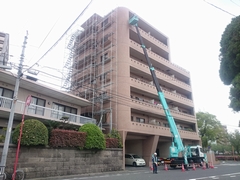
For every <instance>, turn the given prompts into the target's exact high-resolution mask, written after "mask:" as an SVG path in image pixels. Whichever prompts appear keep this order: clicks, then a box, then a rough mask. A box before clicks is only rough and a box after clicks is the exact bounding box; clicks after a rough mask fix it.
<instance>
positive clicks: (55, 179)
mask: <svg viewBox="0 0 240 180" xmlns="http://www.w3.org/2000/svg"><path fill="white" fill-rule="evenodd" d="M148 170H149V167H126V168H125V170H122V171H108V172H100V173H89V174H76V175H66V176H54V177H42V178H34V179H28V180H60V179H62V180H63V179H71V178H83V177H90V176H102V175H111V174H124V173H133V172H136V171H148ZM149 171H150V170H149Z"/></svg>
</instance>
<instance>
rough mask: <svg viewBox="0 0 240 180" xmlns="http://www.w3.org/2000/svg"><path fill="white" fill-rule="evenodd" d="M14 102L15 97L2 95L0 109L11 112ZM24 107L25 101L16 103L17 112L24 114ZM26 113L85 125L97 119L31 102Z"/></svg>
mask: <svg viewBox="0 0 240 180" xmlns="http://www.w3.org/2000/svg"><path fill="white" fill-rule="evenodd" d="M12 103H13V99H10V98H6V97H3V96H0V111H9V112H10V110H11V106H12ZM24 107H25V102H23V101H19V100H17V102H16V105H15V113H18V114H23V113H24ZM25 115H28V116H32V117H35V118H36V119H47V120H52V121H59V122H62V121H65V122H69V123H72V124H75V125H83V124H86V123H92V124H96V120H95V119H92V118H88V117H84V116H80V115H76V114H72V113H67V112H63V111H59V110H55V109H51V108H46V107H43V106H38V105H34V104H30V105H29V106H27V107H26V110H25Z"/></svg>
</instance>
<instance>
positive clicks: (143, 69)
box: [64, 7, 200, 162]
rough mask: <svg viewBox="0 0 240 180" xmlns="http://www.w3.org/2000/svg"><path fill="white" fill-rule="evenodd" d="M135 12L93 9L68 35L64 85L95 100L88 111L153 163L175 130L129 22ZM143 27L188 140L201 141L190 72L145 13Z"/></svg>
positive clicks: (132, 150) (164, 152) (165, 153)
mask: <svg viewBox="0 0 240 180" xmlns="http://www.w3.org/2000/svg"><path fill="white" fill-rule="evenodd" d="M133 14H134V13H133V12H131V11H130V10H128V9H127V8H123V7H119V8H116V9H115V10H113V11H112V12H110V13H109V14H108V15H106V16H105V17H101V16H99V15H97V14H94V15H92V16H91V17H90V18H89V19H88V20H87V21H86V22H85V23H83V24H82V26H81V28H80V29H79V30H78V31H76V32H75V33H73V34H72V35H71V36H70V37H69V39H70V40H69V44H68V46H67V48H66V49H68V53H69V56H68V59H67V60H66V65H65V67H66V70H68V78H67V80H66V83H65V84H64V87H66V88H69V90H70V91H71V92H72V93H74V95H77V96H80V97H82V98H86V99H88V100H90V101H92V106H91V107H86V108H84V109H83V112H84V113H83V114H85V115H88V116H90V117H94V118H96V119H97V123H98V124H99V125H100V126H102V127H103V129H105V130H106V132H108V131H109V130H111V129H112V128H114V129H117V130H118V131H119V132H120V133H121V135H122V138H123V144H124V148H123V151H124V153H136V154H139V155H141V156H143V157H144V159H145V160H146V161H147V162H149V161H150V157H151V154H152V153H153V152H155V151H157V153H158V155H159V156H163V157H167V156H168V150H169V146H170V145H171V141H172V135H171V133H170V129H169V125H168V121H167V119H166V117H165V114H164V111H163V109H162V106H161V103H160V101H159V98H158V95H157V91H156V88H155V86H154V84H153V81H152V77H151V74H150V71H149V67H148V65H147V62H146V60H145V56H144V53H143V51H142V48H141V44H140V42H139V39H138V36H137V32H136V30H135V27H132V26H131V25H129V23H128V22H129V19H130V18H131V17H132V16H133ZM138 26H139V29H140V33H141V35H142V38H143V41H144V44H145V45H146V47H147V52H148V55H149V57H150V59H151V61H152V64H153V66H154V67H155V70H156V76H157V78H158V81H159V84H160V86H161V88H162V89H163V92H164V94H165V97H166V101H167V103H168V105H169V108H170V111H171V114H172V116H173V117H174V119H175V122H176V124H177V127H178V129H179V132H180V135H181V138H182V139H183V143H184V144H185V145H188V144H199V143H200V138H199V135H198V129H197V121H196V117H195V111H194V103H193V97H192V88H191V80H190V73H189V72H188V71H186V70H185V69H183V68H182V67H179V66H178V65H176V64H174V63H172V62H171V59H170V51H169V42H168V37H166V36H165V35H164V34H163V33H161V32H160V31H158V30H157V29H155V28H154V27H153V26H151V25H149V24H148V23H147V22H146V21H144V20H143V19H142V18H139V23H138ZM69 80H71V81H70V82H71V83H68V82H69Z"/></svg>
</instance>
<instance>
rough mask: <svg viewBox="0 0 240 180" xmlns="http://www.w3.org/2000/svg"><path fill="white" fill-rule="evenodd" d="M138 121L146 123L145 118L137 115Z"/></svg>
mask: <svg viewBox="0 0 240 180" xmlns="http://www.w3.org/2000/svg"><path fill="white" fill-rule="evenodd" d="M136 122H140V123H145V119H144V118H139V117H136Z"/></svg>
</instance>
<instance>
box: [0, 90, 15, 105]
mask: <svg viewBox="0 0 240 180" xmlns="http://www.w3.org/2000/svg"><path fill="white" fill-rule="evenodd" d="M0 96H1V97H0V107H4V108H8V109H10V108H11V105H12V98H13V90H10V89H6V88H3V87H0Z"/></svg>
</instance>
